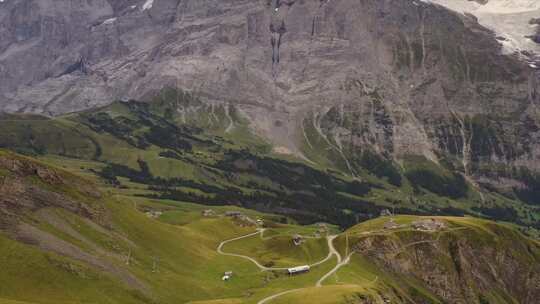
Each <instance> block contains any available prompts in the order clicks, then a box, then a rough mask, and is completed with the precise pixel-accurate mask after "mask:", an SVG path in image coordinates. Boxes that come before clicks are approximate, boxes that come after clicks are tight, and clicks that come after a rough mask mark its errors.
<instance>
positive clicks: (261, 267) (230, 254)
mask: <svg viewBox="0 0 540 304" xmlns="http://www.w3.org/2000/svg"><path fill="white" fill-rule="evenodd" d="M264 231H265V229H259V230H257V231H255V232H253V233H250V234H246V235H243V236H239V237H236V238H233V239H230V240H226V241H223V242H221V243H220V244H219V246H218V248H217V252H218V253H219V254H221V255H227V256H233V257H238V258H242V259H245V260H248V261H251V262H252V263H253V264H255V266H257V267H258V268H259V269H260V270H261V271H272V270H287V269H288V267H266V266H264V265H261V264H260V263H259V262H257V260H255V259H254V258H252V257H249V256H247V255H242V254H236V253H228V252H224V251H223V246H225V245H226V244H228V243H230V242H234V241H238V240H241V239H245V238H248V237H252V236H254V235H257V234H260V235H261V238H262V235H263V233H264ZM335 238H336V236H329V237H327V239H328V246H329V252H328V256H326V258H324V259H322V260H320V261H318V262H316V263H314V264H311V265H309V267H315V266H318V265H320V264H322V263H324V262H326V261H328V260H330V259H331V258H332V256H333V255H334V254H335V253H337V251H336V250H335V249H334V246H333V245H332V241H333V240H334V239H335ZM330 246H331V247H330ZM338 254H339V253H338Z"/></svg>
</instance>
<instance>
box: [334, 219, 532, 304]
mask: <svg viewBox="0 0 540 304" xmlns="http://www.w3.org/2000/svg"><path fill="white" fill-rule="evenodd" d="M432 222H435V223H441V224H442V225H443V228H440V229H435V230H431V229H425V228H423V227H422V226H421V225H424V224H425V225H428V227H429V225H430V223H432ZM389 223H393V224H389ZM426 223H427V224H426ZM420 224H421V225H420ZM418 225H420V227H418ZM389 227H392V228H389ZM336 243H337V244H338V245H337V246H338V247H339V250H340V252H342V253H343V254H347V252H349V253H350V252H354V254H353V256H352V259H351V263H350V264H349V265H347V266H345V267H343V268H341V269H340V271H338V272H337V273H336V276H335V277H334V278H333V279H332V280H330V281H329V283H332V282H333V283H339V284H353V283H357V284H360V285H365V284H368V285H369V284H372V283H373V282H377V284H378V285H379V286H381V285H382V286H386V288H387V289H389V290H395V291H398V292H397V293H396V296H397V298H399V297H403V298H408V299H409V300H410V301H414V302H417V301H419V300H420V299H422V300H421V301H428V302H429V303H444V302H446V301H450V302H454V301H465V302H467V303H529V302H530V301H532V299H533V298H534V297H535V296H536V295H537V294H538V291H537V290H536V289H537V288H536V287H534V284H535V283H532V282H534V281H536V280H538V279H539V278H540V268H539V267H538V265H539V264H538V261H539V260H540V243H539V242H538V241H536V240H532V239H529V238H527V237H525V236H523V235H521V234H520V233H519V232H518V231H517V230H516V229H515V227H513V226H512V225H505V224H495V223H494V222H491V221H487V220H482V219H477V218H471V217H418V216H397V217H392V218H390V217H380V218H377V219H374V220H371V221H368V222H365V223H362V224H359V225H357V226H355V227H353V228H351V229H349V230H347V231H346V232H345V233H343V234H342V235H341V236H340V237H339V238H338V239H337V240H336ZM503 256H504V257H503ZM495 261H498V262H495ZM503 261H504V262H503ZM393 300H395V299H393Z"/></svg>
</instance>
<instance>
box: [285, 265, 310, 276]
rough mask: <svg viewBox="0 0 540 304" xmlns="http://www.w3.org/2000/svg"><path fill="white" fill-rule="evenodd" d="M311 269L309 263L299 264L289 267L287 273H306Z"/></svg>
mask: <svg viewBox="0 0 540 304" xmlns="http://www.w3.org/2000/svg"><path fill="white" fill-rule="evenodd" d="M308 271H309V266H308V265H304V266H297V267H293V268H288V269H287V273H288V274H289V275H293V274H301V273H305V272H308Z"/></svg>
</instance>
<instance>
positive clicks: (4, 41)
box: [0, 0, 540, 188]
mask: <svg viewBox="0 0 540 304" xmlns="http://www.w3.org/2000/svg"><path fill="white" fill-rule="evenodd" d="M433 2H437V1H433ZM443 4H444V3H443ZM481 4H485V3H484V2H482V3H480V4H479V5H481ZM0 37H1V39H0V79H2V81H1V82H0V101H1V102H0V109H1V110H4V111H25V112H39V113H46V114H50V115H56V114H60V113H65V112H70V111H76V110H81V109H85V108H90V107H95V106H98V105H103V104H106V103H109V102H111V101H112V100H114V99H128V98H136V99H150V98H149V97H150V96H151V95H153V94H156V93H157V92H159V90H160V89H161V88H163V87H166V86H173V87H179V88H181V89H183V90H187V91H192V92H195V93H196V94H197V96H200V98H201V99H203V100H205V101H206V102H209V103H228V104H234V105H235V106H236V107H237V108H238V109H239V110H240V111H241V112H242V113H244V114H245V116H246V117H247V118H249V120H250V121H251V122H252V126H253V128H254V129H255V130H256V131H257V132H259V133H261V134H262V135H264V136H265V137H266V138H267V139H269V140H270V141H272V142H273V143H274V144H275V145H276V146H278V147H279V149H276V151H278V152H282V153H293V154H296V155H299V156H302V157H304V158H307V159H309V160H311V161H315V162H316V160H315V159H313V158H314V157H313V155H314V154H321V153H323V152H321V151H323V150H324V151H330V152H328V153H326V152H324V153H326V154H328V155H325V156H324V157H325V158H328V159H330V161H331V162H333V163H335V164H336V166H338V167H340V168H342V169H343V170H346V171H348V172H349V173H350V174H351V175H357V173H358V171H359V168H358V166H359V165H358V164H357V162H358V161H357V160H356V158H355V157H356V156H357V155H359V154H360V153H361V152H364V151H366V150H371V151H375V152H377V153H378V154H380V155H383V156H384V157H387V158H390V159H394V160H398V161H399V160H400V159H402V158H403V157H405V156H407V155H410V154H414V155H422V156H425V158H427V159H429V160H431V161H433V162H436V163H444V164H447V165H448V166H449V167H451V168H452V169H453V170H456V171H460V172H462V173H463V174H464V175H465V176H466V177H467V178H469V179H470V180H471V181H472V182H473V183H479V182H482V183H490V184H496V185H497V186H503V185H506V186H508V184H511V185H513V186H516V187H520V188H526V187H527V186H528V185H527V184H526V182H524V181H523V179H516V174H514V173H513V171H512V170H513V169H515V168H518V167H522V166H526V167H528V168H531V169H539V168H540V161H538V157H540V149H539V146H538V142H539V141H538V139H539V136H540V128H539V125H540V121H539V119H540V116H539V115H538V111H537V107H538V103H539V102H540V100H539V96H538V93H537V90H538V77H537V74H536V68H534V66H535V65H534V64H533V65H530V63H529V62H527V61H524V60H523V56H522V55H523V54H508V52H504V50H503V44H504V41H503V40H501V39H499V40H498V39H497V35H496V33H494V32H492V31H491V30H488V29H487V28H485V27H483V26H482V25H480V24H479V23H478V19H477V18H476V17H475V16H473V15H471V14H461V13H457V12H454V11H451V10H449V9H447V8H446V7H443V6H441V5H438V4H436V3H432V2H431V1H409V0H362V1H353V0H219V1H217V0H207V1H200V0H153V1H152V0H139V1H112V0H108V1H107V0H98V1H86V0H80V1H75V2H73V1H67V0H47V1H43V0H40V1H37V0H35V1H34V0H6V1H3V2H1V3H0ZM187 110H188V109H185V108H183V107H179V108H178V112H180V113H182V112H183V113H185V111H187ZM485 164H487V165H489V168H490V169H489V170H486V169H485V167H486V166H485ZM494 164H497V165H500V167H501V168H502V172H496V173H493V172H492V171H493V170H492V168H494V167H496V166H494ZM497 168H499V167H497ZM502 177H504V178H505V180H501V178H502ZM506 179H508V180H511V181H512V182H511V183H510V182H506Z"/></svg>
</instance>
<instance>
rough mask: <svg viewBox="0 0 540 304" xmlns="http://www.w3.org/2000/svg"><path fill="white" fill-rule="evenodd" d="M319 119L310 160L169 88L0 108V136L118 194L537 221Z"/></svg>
mask: <svg viewBox="0 0 540 304" xmlns="http://www.w3.org/2000/svg"><path fill="white" fill-rule="evenodd" d="M314 126H315V125H314V123H313V122H305V123H304V129H305V132H306V136H307V137H306V138H308V139H309V147H307V148H306V149H304V150H305V151H304V152H305V153H306V156H308V158H309V159H312V160H315V161H316V164H315V163H309V162H306V161H304V160H302V159H295V158H293V157H292V156H288V157H284V156H282V155H277V154H273V153H272V152H271V151H272V149H271V146H270V145H269V144H268V143H266V142H265V141H264V140H263V139H261V138H260V137H259V136H257V135H256V134H254V133H253V132H252V130H251V128H250V126H249V123H248V121H247V120H246V119H245V118H244V117H243V116H242V113H241V112H239V111H238V110H237V109H235V108H234V107H233V106H224V105H220V106H218V105H209V104H204V103H202V102H200V101H199V100H198V99H197V98H196V97H195V96H192V95H190V94H188V93H184V92H181V91H177V90H173V89H164V90H163V91H162V92H161V93H160V94H159V95H158V96H157V97H156V98H155V100H154V101H153V102H152V103H140V102H136V101H129V102H115V103H112V104H111V105H109V106H106V107H103V108H99V109H94V110H89V111H85V112H81V113H74V114H70V115H66V116H63V117H57V118H46V117H41V116H36V115H11V114H10V115H2V116H0V128H1V130H2V132H0V147H5V148H9V149H11V150H13V151H17V152H20V153H23V154H26V155H30V156H35V157H38V158H39V159H41V160H43V161H45V162H47V163H52V164H56V165H58V166H62V167H64V168H65V169H67V170H69V171H71V172H76V173H77V174H80V175H83V176H85V177H86V178H88V179H91V180H94V181H96V182H98V183H102V182H103V179H104V180H105V181H106V183H108V184H109V185H113V186H115V187H117V188H119V189H117V190H118V191H119V192H121V193H123V194H127V195H135V194H137V195H144V196H146V197H149V198H159V199H165V200H176V201H186V202H192V203H197V204H205V205H224V204H227V205H237V206H242V207H244V208H250V209H256V210H264V211H269V212H272V213H279V214H282V215H285V216H287V217H290V218H293V219H295V220H296V221H299V222H301V223H304V224H306V223H313V222H318V221H325V222H332V223H334V224H337V225H339V226H341V227H342V228H346V227H350V226H352V225H354V224H355V223H357V222H358V221H361V220H367V219H369V218H372V217H373V216H376V215H378V214H379V213H380V212H381V210H383V209H393V210H395V212H397V213H401V214H404V213H406V214H424V215H430V214H438V215H458V216H462V215H472V216H477V217H485V218H490V219H494V220H503V221H509V222H514V223H517V224H519V225H520V226H522V227H523V228H522V230H523V231H524V232H527V233H531V234H534V233H535V227H536V228H538V227H540V226H539V225H540V213H539V212H538V207H537V206H535V205H534V204H527V203H524V202H522V201H520V200H519V199H518V198H517V197H516V196H511V195H502V194H499V193H497V192H489V191H486V189H483V190H482V192H483V193H479V191H478V190H479V189H478V187H476V186H473V185H471V184H470V183H469V182H468V181H467V180H466V179H464V178H463V177H462V176H461V175H460V174H459V173H455V172H453V171H450V170H449V169H448V168H446V167H445V166H444V164H442V165H441V164H435V163H432V162H431V161H429V160H427V159H424V158H421V157H413V156H411V157H406V159H404V160H403V163H401V164H396V163H394V162H392V161H389V160H388V159H386V158H385V157H383V156H381V155H378V154H377V153H375V152H373V151H364V152H362V153H360V154H358V153H353V152H351V153H352V154H350V153H349V152H350V151H349V152H347V151H344V152H343V153H349V154H350V155H349V154H346V155H345V154H344V155H340V154H339V153H337V152H336V151H335V149H328V146H329V145H330V146H332V145H335V143H332V142H331V141H327V140H324V138H321V137H320V134H318V133H317V130H316V129H314ZM336 153H337V154H336ZM344 157H345V158H344ZM346 159H349V162H350V164H349V166H351V168H348V167H347V165H346V163H345V160H346ZM351 170H352V171H353V172H354V175H355V176H356V177H357V178H353V177H352V175H351Z"/></svg>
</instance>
